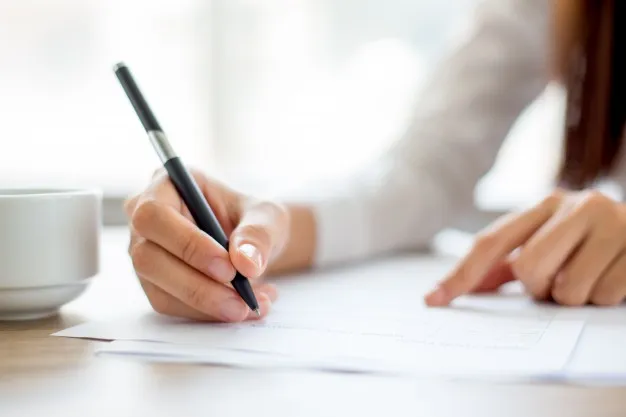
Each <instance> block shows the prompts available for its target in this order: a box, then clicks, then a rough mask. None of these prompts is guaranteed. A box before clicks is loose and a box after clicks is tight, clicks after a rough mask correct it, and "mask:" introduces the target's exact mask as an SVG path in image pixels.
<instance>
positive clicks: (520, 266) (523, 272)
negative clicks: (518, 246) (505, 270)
mask: <svg viewBox="0 0 626 417" xmlns="http://www.w3.org/2000/svg"><path fill="white" fill-rule="evenodd" d="M530 269H531V268H530V266H529V262H528V261H527V258H526V256H522V254H520V255H519V256H518V257H516V258H515V259H514V260H513V261H511V271H513V275H515V277H516V278H517V279H518V280H520V281H524V280H525V279H526V278H528V276H529V275H530V273H531V271H530Z"/></svg>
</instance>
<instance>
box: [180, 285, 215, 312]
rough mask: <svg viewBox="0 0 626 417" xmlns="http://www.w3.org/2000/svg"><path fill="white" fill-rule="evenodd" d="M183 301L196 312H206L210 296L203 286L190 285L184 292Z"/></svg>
mask: <svg viewBox="0 0 626 417" xmlns="http://www.w3.org/2000/svg"><path fill="white" fill-rule="evenodd" d="M183 300H184V301H185V303H186V304H187V305H189V306H191V307H193V308H195V309H196V310H199V311H202V312H206V307H207V302H208V300H209V294H208V292H207V290H206V288H205V287H203V286H202V285H190V286H188V287H186V288H185V290H184V294H183Z"/></svg>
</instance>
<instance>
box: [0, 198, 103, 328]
mask: <svg viewBox="0 0 626 417" xmlns="http://www.w3.org/2000/svg"><path fill="white" fill-rule="evenodd" d="M101 207H102V194H101V192H100V191H99V190H61V189H56V190H55V189H30V190H29V189H20V190H17V189H13V190H0V320H25V319H35V318H42V317H47V316H50V315H53V314H55V313H56V312H57V311H58V309H59V307H61V306H62V305H63V304H65V303H67V302H69V301H71V300H73V299H74V298H76V297H77V296H78V295H80V294H81V293H82V292H83V291H84V289H85V288H86V286H87V285H88V282H89V280H90V278H92V277H94V276H95V275H96V274H97V273H98V271H99V253H100V229H101V219H102V214H101V211H102V209H101Z"/></svg>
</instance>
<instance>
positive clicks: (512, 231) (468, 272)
mask: <svg viewBox="0 0 626 417" xmlns="http://www.w3.org/2000/svg"><path fill="white" fill-rule="evenodd" d="M552 211H553V210H552V208H551V207H549V206H548V204H541V205H539V206H537V207H535V208H533V209H531V210H528V211H526V212H522V213H515V214H510V215H507V216H504V217H503V218H501V219H500V220H499V221H497V222H495V223H494V224H493V225H492V226H491V227H489V228H488V229H487V230H486V231H484V232H482V233H480V235H479V236H478V237H477V239H476V241H475V243H474V245H473V247H472V249H471V250H470V252H469V253H468V254H467V255H466V256H465V257H464V258H463V259H462V260H461V261H460V262H459V264H458V265H457V267H456V268H455V269H454V270H453V271H452V272H451V273H450V274H449V275H448V276H447V277H446V278H445V279H444V280H443V281H442V282H441V283H440V284H439V286H438V287H437V288H436V289H435V290H434V291H433V292H431V293H430V294H428V295H427V296H426V303H427V304H428V305H431V306H445V305H448V304H450V302H452V300H454V299H455V298H457V297H459V296H461V295H463V294H467V293H469V292H471V291H473V290H474V289H475V288H477V287H478V286H479V285H480V283H481V282H482V280H483V278H484V277H485V275H486V274H487V272H488V271H489V270H490V269H491V268H493V267H494V266H495V265H496V263H498V262H500V261H501V260H503V259H504V258H505V257H506V256H507V255H508V254H509V253H511V252H512V251H513V250H515V249H516V248H517V247H519V246H520V245H522V244H523V243H524V242H525V241H526V240H528V239H529V238H530V237H531V236H532V235H533V234H534V233H535V232H536V231H537V229H539V228H540V227H541V225H543V224H544V223H545V222H546V221H547V220H548V219H549V218H550V217H551V215H552Z"/></svg>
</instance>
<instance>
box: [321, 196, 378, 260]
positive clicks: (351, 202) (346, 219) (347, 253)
mask: <svg viewBox="0 0 626 417" xmlns="http://www.w3.org/2000/svg"><path fill="white" fill-rule="evenodd" d="M311 208H312V209H313V213H314V215H315V221H316V230H317V242H316V248H315V258H314V266H316V267H326V266H330V265H334V264H339V263H345V262H350V261H353V260H356V259H360V258H363V257H365V256H366V255H367V254H368V250H369V246H370V245H369V236H368V235H369V228H368V227H367V214H366V210H365V208H364V205H363V203H362V202H361V201H359V200H357V199H345V198H340V199H337V198H330V199H328V200H320V201H316V202H313V203H312V205H311Z"/></svg>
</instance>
